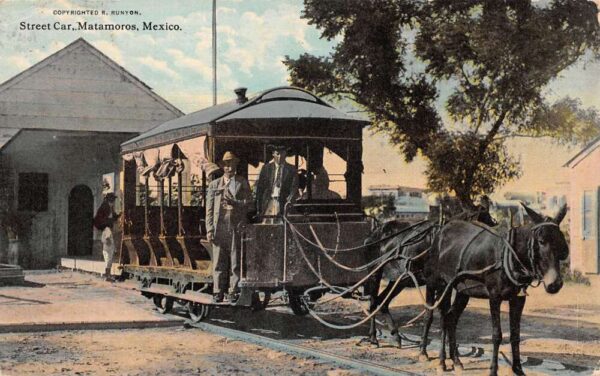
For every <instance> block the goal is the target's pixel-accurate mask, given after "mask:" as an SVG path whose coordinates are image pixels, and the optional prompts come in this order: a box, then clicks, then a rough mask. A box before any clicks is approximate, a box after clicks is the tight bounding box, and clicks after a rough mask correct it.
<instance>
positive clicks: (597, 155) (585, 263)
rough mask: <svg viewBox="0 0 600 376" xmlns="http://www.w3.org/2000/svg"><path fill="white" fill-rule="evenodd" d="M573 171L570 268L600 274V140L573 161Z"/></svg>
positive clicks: (584, 149) (569, 165) (570, 168)
mask: <svg viewBox="0 0 600 376" xmlns="http://www.w3.org/2000/svg"><path fill="white" fill-rule="evenodd" d="M565 167H567V168H569V172H570V186H571V187H570V188H571V189H570V200H569V201H570V202H569V207H570V211H571V223H570V231H569V236H570V240H571V244H570V246H571V268H572V269H578V270H580V271H582V272H584V273H591V274H599V273H600V246H599V240H600V226H599V223H598V216H599V214H600V210H599V209H600V205H599V204H600V200H599V199H600V137H599V138H597V139H595V140H594V141H592V142H590V143H589V144H588V145H587V146H586V147H584V148H583V149H582V150H581V151H580V152H579V153H577V154H576V155H575V156H574V157H573V158H571V159H570V160H569V161H568V162H567V163H566V164H565Z"/></svg>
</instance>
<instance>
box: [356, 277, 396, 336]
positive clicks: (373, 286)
mask: <svg viewBox="0 0 600 376" xmlns="http://www.w3.org/2000/svg"><path fill="white" fill-rule="evenodd" d="M380 283H381V274H378V275H376V276H375V278H374V279H373V280H372V281H371V282H369V285H368V289H369V291H370V292H369V295H370V298H369V313H373V312H374V311H375V309H377V306H378V305H379V304H380V298H381V296H385V295H383V294H379V284H380ZM390 288H391V285H389V284H388V286H386V288H385V291H389V289H390ZM385 291H384V293H385ZM386 294H387V293H386ZM365 342H366V343H369V344H372V345H375V346H377V347H379V341H378V340H377V323H376V320H375V316H373V318H371V320H370V327H369V335H368V336H367V337H366V338H362V339H361V340H360V341H359V342H358V343H357V346H360V345H362V344H363V343H365Z"/></svg>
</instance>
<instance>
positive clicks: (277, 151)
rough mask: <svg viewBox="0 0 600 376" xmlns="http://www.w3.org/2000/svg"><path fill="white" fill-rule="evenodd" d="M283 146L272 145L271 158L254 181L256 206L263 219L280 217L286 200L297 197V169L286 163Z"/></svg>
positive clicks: (285, 151) (291, 200)
mask: <svg viewBox="0 0 600 376" xmlns="http://www.w3.org/2000/svg"><path fill="white" fill-rule="evenodd" d="M286 156H287V150H286V147H285V146H275V147H273V160H272V161H271V162H269V163H267V164H265V165H264V166H263V168H262V169H261V170H260V175H259V177H258V182H257V183H256V204H257V205H256V206H257V211H258V214H259V215H260V216H261V217H262V218H263V219H270V220H271V221H274V220H275V219H276V217H281V216H282V215H283V211H284V209H285V205H286V203H288V202H293V201H294V200H296V198H297V197H298V171H297V170H296V168H295V167H294V166H292V165H291V164H289V163H286V161H285V157H286Z"/></svg>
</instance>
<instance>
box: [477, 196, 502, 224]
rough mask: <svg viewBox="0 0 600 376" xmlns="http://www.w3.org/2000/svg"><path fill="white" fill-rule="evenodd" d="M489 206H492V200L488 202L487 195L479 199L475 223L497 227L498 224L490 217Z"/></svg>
mask: <svg viewBox="0 0 600 376" xmlns="http://www.w3.org/2000/svg"><path fill="white" fill-rule="evenodd" d="M490 206H492V200H490V198H489V197H488V196H487V195H483V196H481V197H480V198H479V205H477V221H478V222H481V223H483V224H485V225H488V226H490V227H494V226H497V225H498V222H496V220H495V219H494V218H493V217H492V216H491V214H490Z"/></svg>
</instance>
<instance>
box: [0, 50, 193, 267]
mask: <svg viewBox="0 0 600 376" xmlns="http://www.w3.org/2000/svg"><path fill="white" fill-rule="evenodd" d="M181 115H183V113H182V112H181V111H180V110H178V109H177V108H175V107H174V106H173V105H171V104H170V103H168V102H167V101H165V100H164V99H163V98H161V97H160V96H158V95H157V94H156V93H154V92H153V91H152V89H151V88H150V87H149V86H148V85H146V84H145V83H143V82H142V81H140V80H139V79H138V78H137V77H135V76H134V75H132V74H131V73H129V72H128V71H126V70H125V69H124V68H123V67H121V66H120V65H119V64H117V63H116V62H114V61H113V60H111V59H110V58H108V57H107V56H106V55H104V54H103V53H102V52H100V51H99V50H97V49H96V48H94V47H93V46H92V45H91V44H89V43H88V42H86V41H85V40H83V39H78V40H76V41H75V42H73V43H71V44H70V45H68V46H66V47H65V48H63V49H62V50H60V51H58V52H56V53H54V54H52V55H50V56H48V57H47V58H45V59H44V60H42V61H40V62H39V63H37V64H35V65H33V66H32V67H30V68H28V69H26V70H25V71H23V72H21V73H19V74H18V75H16V76H14V77H13V78H11V79H9V80H8V81H6V82H4V83H2V84H0V209H4V210H5V209H7V208H14V209H15V210H18V212H20V213H23V214H24V215H28V216H32V217H33V220H32V221H33V223H32V225H31V228H30V231H28V235H27V237H26V239H25V240H26V252H23V255H22V258H21V260H20V264H21V265H22V266H24V267H27V268H48V267H54V266H56V265H57V262H58V260H59V258H60V257H61V256H77V257H91V256H94V255H95V256H96V257H100V258H101V252H100V250H99V247H98V243H99V241H98V239H99V234H98V231H95V230H93V228H92V217H93V215H94V212H95V210H96V209H97V208H98V207H99V206H100V203H101V201H102V198H103V192H106V191H114V192H116V193H117V192H118V191H119V185H120V183H119V182H120V179H119V170H120V163H121V159H120V156H119V152H120V144H121V143H122V142H124V141H126V140H128V139H130V138H132V137H134V136H135V135H137V134H139V133H141V132H144V131H147V130H149V129H150V128H152V127H154V126H156V125H158V124H161V123H164V122H165V121H167V120H170V119H174V118H177V117H179V116H181ZM94 244H95V245H96V246H94ZM6 247H7V240H6V233H5V231H0V262H5V260H6Z"/></svg>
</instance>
